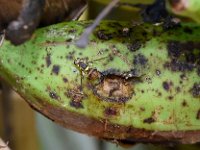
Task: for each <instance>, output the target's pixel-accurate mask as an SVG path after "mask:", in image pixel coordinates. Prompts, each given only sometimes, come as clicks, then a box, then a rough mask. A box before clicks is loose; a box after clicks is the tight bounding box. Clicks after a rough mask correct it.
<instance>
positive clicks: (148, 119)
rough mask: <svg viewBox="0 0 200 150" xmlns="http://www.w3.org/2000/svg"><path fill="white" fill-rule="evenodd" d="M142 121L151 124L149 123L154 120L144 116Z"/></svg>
mask: <svg viewBox="0 0 200 150" xmlns="http://www.w3.org/2000/svg"><path fill="white" fill-rule="evenodd" d="M143 122H144V123H148V124H151V123H153V122H155V119H154V118H152V117H150V118H146V119H144V120H143Z"/></svg>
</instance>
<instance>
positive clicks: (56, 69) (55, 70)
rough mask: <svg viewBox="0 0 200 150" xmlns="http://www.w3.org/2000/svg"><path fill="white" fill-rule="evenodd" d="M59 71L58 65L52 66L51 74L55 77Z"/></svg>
mask: <svg viewBox="0 0 200 150" xmlns="http://www.w3.org/2000/svg"><path fill="white" fill-rule="evenodd" d="M59 71H60V66H59V65H53V68H52V73H54V74H55V75H58V74H59Z"/></svg>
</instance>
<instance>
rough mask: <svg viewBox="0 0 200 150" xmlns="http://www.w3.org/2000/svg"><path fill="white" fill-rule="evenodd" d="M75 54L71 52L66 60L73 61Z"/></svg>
mask: <svg viewBox="0 0 200 150" xmlns="http://www.w3.org/2000/svg"><path fill="white" fill-rule="evenodd" d="M74 54H75V51H72V52H69V53H68V55H67V56H66V59H68V60H73V59H74Z"/></svg>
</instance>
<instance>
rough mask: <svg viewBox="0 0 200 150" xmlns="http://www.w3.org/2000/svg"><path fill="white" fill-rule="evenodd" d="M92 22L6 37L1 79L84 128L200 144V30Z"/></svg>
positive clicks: (54, 115) (130, 138)
mask: <svg viewBox="0 0 200 150" xmlns="http://www.w3.org/2000/svg"><path fill="white" fill-rule="evenodd" d="M89 24H91V22H90V21H72V22H68V23H61V24H57V25H52V26H49V27H45V28H41V29H38V30H37V31H36V32H35V34H34V35H33V37H32V39H31V40H30V41H28V42H27V43H25V44H23V45H21V46H17V47H15V46H13V45H11V44H10V43H9V42H8V41H4V42H3V44H2V46H1V47H0V77H1V78H2V79H3V80H5V81H6V82H8V83H9V84H10V85H11V86H12V88H13V89H14V90H16V91H17V92H18V93H19V94H20V95H21V96H22V97H24V98H25V99H26V101H27V102H28V103H29V104H30V105H31V106H32V107H33V108H34V109H36V110H37V111H39V112H41V113H42V114H43V115H45V116H47V117H48V118H50V119H51V120H53V121H55V122H57V123H59V124H61V125H63V126H64V127H66V128H70V129H73V130H76V131H79V132H82V133H87V134H89V135H93V136H97V137H99V138H104V139H111V140H112V139H116V140H118V141H123V142H129V143H130V142H134V141H139V142H181V143H195V142H199V141H200V39H199V37H200V27H199V26H198V25H196V24H182V25H181V26H177V27H175V28H172V29H168V30H166V29H163V27H162V24H160V25H158V24H157V25H150V24H140V25H133V24H131V23H130V22H117V21H103V22H102V23H101V24H100V25H99V26H98V27H97V28H96V30H95V32H94V33H93V34H92V35H91V37H90V43H89V45H88V46H87V48H86V49H79V48H77V47H76V46H75V42H76V41H77V40H78V39H79V37H80V34H81V33H82V32H83V30H84V28H86V27H87V26H88V25H89Z"/></svg>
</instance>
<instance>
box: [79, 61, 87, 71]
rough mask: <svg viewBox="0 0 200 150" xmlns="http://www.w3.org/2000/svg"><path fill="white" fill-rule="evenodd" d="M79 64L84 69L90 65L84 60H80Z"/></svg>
mask: <svg viewBox="0 0 200 150" xmlns="http://www.w3.org/2000/svg"><path fill="white" fill-rule="evenodd" d="M78 65H79V66H80V68H82V69H83V70H85V69H86V68H87V67H88V65H87V64H86V63H84V62H79V63H78Z"/></svg>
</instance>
